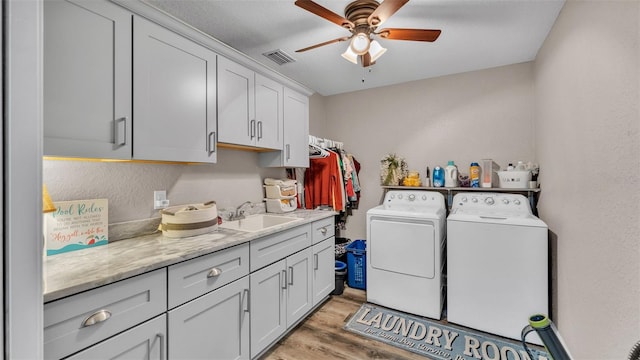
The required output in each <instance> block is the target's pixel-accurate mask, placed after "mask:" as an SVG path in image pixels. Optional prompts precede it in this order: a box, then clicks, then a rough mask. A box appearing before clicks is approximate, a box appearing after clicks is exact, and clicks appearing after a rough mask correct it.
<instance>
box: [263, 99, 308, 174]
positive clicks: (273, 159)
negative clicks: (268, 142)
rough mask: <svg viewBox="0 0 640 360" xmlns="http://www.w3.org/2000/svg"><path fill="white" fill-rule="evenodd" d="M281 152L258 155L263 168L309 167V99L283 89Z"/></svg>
mask: <svg viewBox="0 0 640 360" xmlns="http://www.w3.org/2000/svg"><path fill="white" fill-rule="evenodd" d="M282 110H283V114H284V115H283V123H284V132H283V148H282V151H271V152H263V153H260V154H259V155H258V159H259V162H260V166H263V167H309V98H308V97H306V96H304V95H302V94H300V93H297V92H295V91H293V90H291V89H287V88H284V96H283V109H282Z"/></svg>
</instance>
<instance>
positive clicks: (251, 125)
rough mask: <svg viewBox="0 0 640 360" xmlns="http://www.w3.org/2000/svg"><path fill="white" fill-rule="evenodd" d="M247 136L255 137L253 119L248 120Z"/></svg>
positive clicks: (254, 122)
mask: <svg viewBox="0 0 640 360" xmlns="http://www.w3.org/2000/svg"><path fill="white" fill-rule="evenodd" d="M249 137H250V138H251V139H253V138H254V137H256V121H255V120H251V121H249Z"/></svg>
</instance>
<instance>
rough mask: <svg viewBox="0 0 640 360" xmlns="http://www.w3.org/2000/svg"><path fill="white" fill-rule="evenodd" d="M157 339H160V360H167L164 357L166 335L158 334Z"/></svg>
mask: <svg viewBox="0 0 640 360" xmlns="http://www.w3.org/2000/svg"><path fill="white" fill-rule="evenodd" d="M156 337H157V338H158V339H160V360H164V359H166V357H165V355H164V334H163V333H157V334H156Z"/></svg>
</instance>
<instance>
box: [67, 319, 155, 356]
mask: <svg viewBox="0 0 640 360" xmlns="http://www.w3.org/2000/svg"><path fill="white" fill-rule="evenodd" d="M166 326H167V317H166V315H160V316H158V317H157V318H155V319H153V320H149V321H147V322H146V323H144V324H140V325H138V326H136V327H134V328H133V329H130V330H127V331H125V332H123V333H122V334H118V335H116V336H114V337H112V338H109V339H107V340H105V341H103V342H101V343H98V344H96V345H94V346H92V347H90V348H88V349H86V350H83V351H81V352H79V353H77V354H75V355H73V356H70V357H68V358H67V359H68V360H94V359H114V360H117V359H122V360H124V359H127V360H131V359H139V360H165V359H166V358H167V356H166V353H167V342H166V339H167V330H166Z"/></svg>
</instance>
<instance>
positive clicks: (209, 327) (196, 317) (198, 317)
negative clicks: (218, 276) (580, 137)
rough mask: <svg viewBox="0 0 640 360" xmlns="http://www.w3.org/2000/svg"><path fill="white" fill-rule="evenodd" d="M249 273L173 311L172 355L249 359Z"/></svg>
mask: <svg viewBox="0 0 640 360" xmlns="http://www.w3.org/2000/svg"><path fill="white" fill-rule="evenodd" d="M249 310H250V308H249V277H248V276H245V277H243V278H242V279H239V280H236V281H234V282H232V283H230V284H228V285H225V286H223V287H221V288H219V289H218V290H215V291H213V292H210V293H208V294H206V295H204V296H202V297H199V298H197V299H195V300H193V301H191V302H188V303H186V304H184V305H182V306H179V307H177V308H175V309H173V310H170V311H169V322H168V329H169V359H220V360H231V359H249V358H250V357H249Z"/></svg>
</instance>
